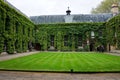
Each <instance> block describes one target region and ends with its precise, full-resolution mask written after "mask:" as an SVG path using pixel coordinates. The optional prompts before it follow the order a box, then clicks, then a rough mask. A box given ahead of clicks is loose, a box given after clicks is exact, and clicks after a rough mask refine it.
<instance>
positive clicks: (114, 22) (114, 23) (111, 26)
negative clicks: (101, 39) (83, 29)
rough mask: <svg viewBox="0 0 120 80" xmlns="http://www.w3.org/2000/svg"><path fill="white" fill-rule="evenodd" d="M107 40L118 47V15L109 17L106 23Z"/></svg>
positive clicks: (119, 30) (119, 40) (119, 18)
mask: <svg viewBox="0 0 120 80" xmlns="http://www.w3.org/2000/svg"><path fill="white" fill-rule="evenodd" d="M106 34H107V37H106V39H107V42H108V44H110V45H113V46H117V48H118V49H120V15H117V16H115V17H113V18H112V19H110V20H109V21H108V22H107V23H106Z"/></svg>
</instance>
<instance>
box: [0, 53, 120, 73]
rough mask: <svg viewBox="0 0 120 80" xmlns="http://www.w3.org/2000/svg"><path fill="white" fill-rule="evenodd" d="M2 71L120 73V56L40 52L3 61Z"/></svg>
mask: <svg viewBox="0 0 120 80" xmlns="http://www.w3.org/2000/svg"><path fill="white" fill-rule="evenodd" d="M0 69H8V70H31V71H32V70H33V71H65V72H69V71H70V70H71V69H73V71H74V72H114V71H116V72H120V56H113V55H108V54H103V53H85V52H83V53H80V52H40V53H38V54H33V55H29V56H24V57H20V58H16V59H12V60H7V61H1V62H0Z"/></svg>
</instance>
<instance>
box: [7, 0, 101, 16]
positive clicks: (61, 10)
mask: <svg viewBox="0 0 120 80" xmlns="http://www.w3.org/2000/svg"><path fill="white" fill-rule="evenodd" d="M7 1H8V2H10V3H11V4H12V5H14V6H15V7H16V8H18V9H19V10H20V11H22V12H23V13H24V14H26V15H27V16H38V15H60V14H66V10H67V7H68V6H69V7H70V10H71V11H72V12H71V14H90V11H91V9H92V8H95V7H96V6H97V5H99V4H100V2H101V1H103V0H7Z"/></svg>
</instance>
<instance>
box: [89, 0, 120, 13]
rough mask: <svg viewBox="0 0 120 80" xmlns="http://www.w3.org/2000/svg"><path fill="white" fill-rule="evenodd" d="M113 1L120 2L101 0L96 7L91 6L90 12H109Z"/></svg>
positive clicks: (118, 1)
mask: <svg viewBox="0 0 120 80" xmlns="http://www.w3.org/2000/svg"><path fill="white" fill-rule="evenodd" d="M113 3H118V4H119V3H120V0H103V1H102V2H101V3H100V4H99V5H98V6H97V7H96V8H93V9H92V11H91V13H111V6H112V4H113Z"/></svg>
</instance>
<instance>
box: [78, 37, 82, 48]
mask: <svg viewBox="0 0 120 80" xmlns="http://www.w3.org/2000/svg"><path fill="white" fill-rule="evenodd" d="M78 46H82V36H81V35H78Z"/></svg>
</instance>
